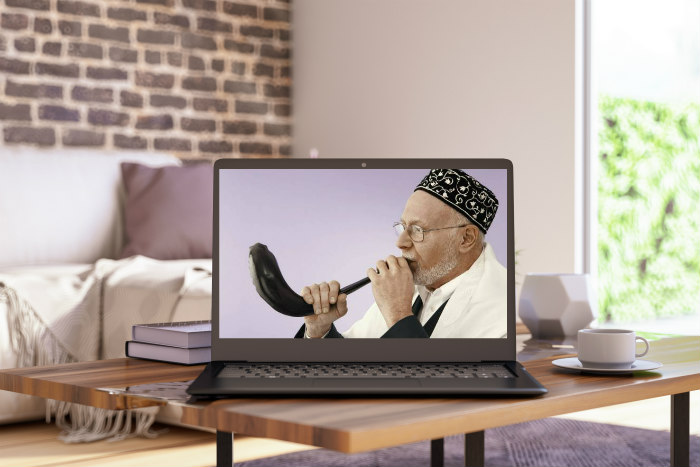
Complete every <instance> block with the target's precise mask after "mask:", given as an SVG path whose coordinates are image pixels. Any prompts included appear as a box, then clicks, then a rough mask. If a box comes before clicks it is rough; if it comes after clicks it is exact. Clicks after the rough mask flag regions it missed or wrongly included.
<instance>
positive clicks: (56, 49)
mask: <svg viewBox="0 0 700 467" xmlns="http://www.w3.org/2000/svg"><path fill="white" fill-rule="evenodd" d="M61 47H62V45H61V43H60V42H44V45H43V46H42V47H41V53H43V54H45V55H54V56H56V57H58V56H59V55H61Z"/></svg>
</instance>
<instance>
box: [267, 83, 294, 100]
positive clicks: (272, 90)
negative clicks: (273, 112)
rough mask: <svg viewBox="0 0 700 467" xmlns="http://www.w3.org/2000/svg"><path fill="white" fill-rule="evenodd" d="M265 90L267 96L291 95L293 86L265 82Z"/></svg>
mask: <svg viewBox="0 0 700 467" xmlns="http://www.w3.org/2000/svg"><path fill="white" fill-rule="evenodd" d="M263 92H264V93H265V96H267V97H290V96H291V93H292V88H290V87H289V86H274V85H272V84H265V85H264V86H263Z"/></svg>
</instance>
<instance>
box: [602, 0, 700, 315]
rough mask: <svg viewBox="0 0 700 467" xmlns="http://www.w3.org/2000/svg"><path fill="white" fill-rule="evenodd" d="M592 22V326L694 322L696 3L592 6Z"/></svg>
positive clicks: (698, 273)
mask: <svg viewBox="0 0 700 467" xmlns="http://www.w3.org/2000/svg"><path fill="white" fill-rule="evenodd" d="M590 18H591V25H590V26H591V29H590V31H591V37H590V46H591V60H592V61H591V75H590V76H591V109H593V110H592V113H591V120H592V121H591V128H592V130H591V135H592V136H591V142H590V143H591V156H590V157H591V161H590V163H591V164H592V165H595V167H591V171H592V173H593V174H595V176H594V177H592V178H591V183H592V184H593V186H592V187H591V189H592V190H595V191H596V193H595V195H597V202H595V203H594V206H593V211H594V213H593V214H592V220H593V228H592V232H593V234H592V237H593V239H592V240H593V241H594V242H597V247H594V248H592V251H594V252H596V253H597V258H594V259H593V260H592V261H591V267H592V269H593V272H596V271H597V275H598V296H599V297H598V298H599V321H600V322H601V323H604V322H639V321H644V320H651V319H657V318H667V317H679V316H683V315H686V316H687V315H697V314H698V313H700V2H698V1H697V0H668V1H664V2H658V1H654V0H611V1H605V2H592V3H591V16H590ZM595 195H594V196H593V197H592V199H595V197H596V196H595ZM595 211H597V212H595ZM596 221H597V228H596V227H595V222H596ZM596 253H594V254H596ZM696 321H697V322H698V326H700V320H697V319H696Z"/></svg>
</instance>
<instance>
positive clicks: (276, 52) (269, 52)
mask: <svg viewBox="0 0 700 467" xmlns="http://www.w3.org/2000/svg"><path fill="white" fill-rule="evenodd" d="M260 55H261V56H263V57H268V58H278V59H289V57H290V56H291V53H290V51H289V49H288V48H287V47H279V48H278V47H273V46H271V45H270V44H263V45H262V46H260Z"/></svg>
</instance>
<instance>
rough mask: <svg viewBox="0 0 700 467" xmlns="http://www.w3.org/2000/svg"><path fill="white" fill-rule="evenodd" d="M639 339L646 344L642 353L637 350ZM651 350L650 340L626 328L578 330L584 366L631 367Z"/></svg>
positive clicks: (580, 352)
mask: <svg viewBox="0 0 700 467" xmlns="http://www.w3.org/2000/svg"><path fill="white" fill-rule="evenodd" d="M637 340H641V341H643V342H644V343H645V344H646V349H645V350H644V352H642V353H639V354H638V353H635V352H636V343H637ZM647 352H649V341H647V340H646V339H645V338H643V337H639V336H637V335H636V334H635V333H634V331H628V330H626V329H581V330H580V331H579V332H578V359H579V361H580V362H581V364H582V365H583V366H584V367H588V368H605V369H624V368H630V367H631V366H632V364H633V363H634V361H635V360H636V359H637V358H640V357H643V356H645V355H646V354H647Z"/></svg>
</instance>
